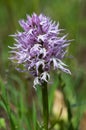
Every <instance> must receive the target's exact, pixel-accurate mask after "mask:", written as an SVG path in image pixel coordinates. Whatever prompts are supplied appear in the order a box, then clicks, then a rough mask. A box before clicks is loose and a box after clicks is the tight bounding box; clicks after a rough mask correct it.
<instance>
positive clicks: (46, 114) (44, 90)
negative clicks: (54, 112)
mask: <svg viewBox="0 0 86 130" xmlns="http://www.w3.org/2000/svg"><path fill="white" fill-rule="evenodd" d="M42 104H43V121H44V129H45V130H48V119H49V111H48V90H47V83H46V82H43V84H42Z"/></svg>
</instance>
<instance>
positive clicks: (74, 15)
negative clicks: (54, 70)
mask: <svg viewBox="0 0 86 130" xmlns="http://www.w3.org/2000/svg"><path fill="white" fill-rule="evenodd" d="M33 12H35V13H37V14H40V13H44V14H45V15H47V16H49V17H51V18H52V19H53V20H55V21H57V22H58V21H59V23H60V28H63V29H65V30H64V34H65V33H68V34H69V35H68V39H74V41H73V42H72V43H71V45H70V47H69V51H68V55H67V58H66V59H65V62H66V63H67V64H68V66H69V68H70V69H71V72H72V75H71V76H69V75H66V74H62V75H63V81H64V82H65V83H66V86H67V87H66V89H65V91H66V93H67V97H68V98H69V101H70V103H79V104H80V103H82V104H83V105H81V106H78V107H77V109H79V114H80V112H81V113H83V112H86V111H85V109H86V79H85V78H86V1H85V0H0V80H1V82H2V83H1V84H4V85H5V89H6V90H7V91H8V93H9V94H8V95H10V96H9V100H10V102H11V103H12V104H16V103H14V102H15V101H14V97H16V95H17V96H18V95H19V91H20V90H21V94H22V95H24V96H25V97H24V98H25V99H24V100H26V99H27V102H28V103H29V104H30V102H31V98H32V96H31V95H34V93H35V92H34V90H31V89H32V82H33V79H32V77H31V76H28V75H25V74H22V73H19V72H17V71H16V70H15V68H14V66H13V65H12V64H11V63H10V61H9V60H8V57H9V48H8V45H9V46H12V45H13V43H14V41H13V39H12V38H11V37H10V36H9V35H10V34H14V33H15V32H16V30H21V28H20V26H19V23H18V20H20V19H23V18H24V19H25V18H26V14H30V15H31V14H32V13H33ZM56 76H57V74H56ZM30 81H31V82H30ZM20 86H21V87H20ZM28 86H30V87H28ZM0 93H1V90H0ZM14 95H15V96H14ZM15 100H17V99H15ZM16 106H17V105H15V106H12V107H13V109H15V107H16ZM2 111H3V110H2ZM0 112H1V111H0ZM0 115H1V116H2V115H3V112H2V114H0Z"/></svg>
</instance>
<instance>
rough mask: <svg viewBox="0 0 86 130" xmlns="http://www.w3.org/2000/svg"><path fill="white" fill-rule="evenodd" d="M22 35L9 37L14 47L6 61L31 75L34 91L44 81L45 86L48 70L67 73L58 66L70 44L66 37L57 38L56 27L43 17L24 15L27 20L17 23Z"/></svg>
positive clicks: (48, 76) (59, 30)
mask: <svg viewBox="0 0 86 130" xmlns="http://www.w3.org/2000/svg"><path fill="white" fill-rule="evenodd" d="M19 24H20V26H21V27H22V28H23V31H22V32H17V33H16V34H14V35H12V36H13V37H14V39H15V42H16V43H15V44H14V47H10V48H11V49H12V50H11V51H10V52H11V54H12V56H11V57H10V59H11V60H12V61H13V62H15V63H16V64H17V65H21V64H22V65H23V68H24V69H25V70H27V71H29V72H31V73H32V75H33V76H34V77H35V79H34V87H35V86H36V85H37V84H40V85H41V83H42V82H44V81H46V82H48V80H49V78H50V75H49V71H50V69H51V67H53V68H54V69H60V70H62V71H63V72H66V73H70V71H69V70H68V69H67V68H66V67H67V65H65V64H64V63H63V62H62V59H63V58H64V55H65V54H66V52H67V50H66V47H67V46H68V45H69V42H70V40H67V39H66V36H67V35H64V36H60V32H61V29H59V28H58V27H59V23H58V24H56V23H55V22H53V21H52V20H51V19H50V18H49V17H46V16H45V15H43V14H40V15H37V14H35V13H34V14H33V15H32V17H30V16H29V15H27V20H26V21H24V20H20V21H19Z"/></svg>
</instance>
